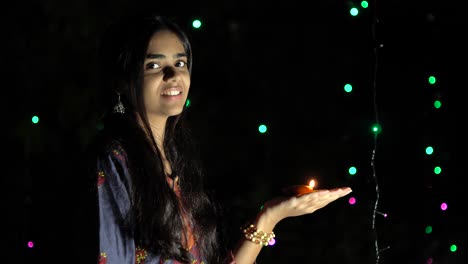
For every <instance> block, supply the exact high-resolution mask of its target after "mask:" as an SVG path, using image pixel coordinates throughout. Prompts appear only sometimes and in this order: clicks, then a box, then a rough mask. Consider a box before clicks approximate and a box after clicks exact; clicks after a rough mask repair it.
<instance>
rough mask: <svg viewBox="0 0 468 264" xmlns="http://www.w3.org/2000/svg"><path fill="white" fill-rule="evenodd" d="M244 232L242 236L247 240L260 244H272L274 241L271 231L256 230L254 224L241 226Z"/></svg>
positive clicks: (273, 234)
mask: <svg viewBox="0 0 468 264" xmlns="http://www.w3.org/2000/svg"><path fill="white" fill-rule="evenodd" d="M241 230H243V232H244V236H245V238H246V239H247V240H249V241H251V242H253V243H255V244H258V245H262V246H265V247H266V246H273V245H274V244H275V242H276V240H275V233H274V232H273V231H271V232H270V233H266V232H263V231H261V230H257V227H255V225H253V224H250V225H246V226H244V227H243V228H241Z"/></svg>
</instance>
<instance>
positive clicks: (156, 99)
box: [143, 30, 190, 119]
mask: <svg viewBox="0 0 468 264" xmlns="http://www.w3.org/2000/svg"><path fill="white" fill-rule="evenodd" d="M187 60H188V54H186V52H185V49H184V46H183V44H182V41H181V40H180V39H179V38H178V36H177V35H176V34H174V33H172V32H171V31H169V30H162V31H158V32H156V33H155V34H154V35H153V36H152V38H151V40H150V42H149V44H148V50H147V52H146V59H145V62H144V64H143V67H144V81H143V96H144V103H145V107H146V111H147V114H148V118H150V119H153V118H167V117H169V116H174V115H178V114H180V113H181V112H182V110H183V108H184V104H185V101H186V100H187V96H188V92H189V88H190V72H189V69H188V64H187Z"/></svg>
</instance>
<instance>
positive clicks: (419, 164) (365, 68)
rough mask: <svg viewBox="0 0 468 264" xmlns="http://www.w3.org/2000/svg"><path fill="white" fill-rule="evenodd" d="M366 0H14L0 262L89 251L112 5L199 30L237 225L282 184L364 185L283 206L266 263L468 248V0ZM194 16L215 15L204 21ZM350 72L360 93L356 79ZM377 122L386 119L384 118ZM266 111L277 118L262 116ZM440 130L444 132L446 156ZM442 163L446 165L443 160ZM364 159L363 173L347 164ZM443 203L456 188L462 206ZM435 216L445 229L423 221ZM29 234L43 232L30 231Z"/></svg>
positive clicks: (202, 133) (209, 142)
mask: <svg viewBox="0 0 468 264" xmlns="http://www.w3.org/2000/svg"><path fill="white" fill-rule="evenodd" d="M359 4H360V2H359V1H335V0H333V1H313V2H310V1H278V2H274V1H261V2H260V1H233V0H223V1H173V2H171V1H140V2H135V1H123V0H115V1H86V0H81V1H78V0H74V1H32V0H29V1H16V2H7V3H5V4H3V7H2V9H3V12H2V16H1V17H2V23H1V25H2V31H1V32H2V42H1V43H2V46H3V48H2V52H1V57H2V64H3V66H4V67H3V71H2V73H3V74H4V79H3V80H4V84H3V89H2V91H3V95H2V104H1V105H2V108H4V110H3V115H2V120H3V126H4V128H6V129H4V130H6V136H5V137H4V139H5V144H4V145H5V147H4V153H3V154H4V156H5V157H7V159H4V160H5V161H6V164H5V166H4V168H6V171H5V172H4V173H2V174H3V176H2V192H1V195H2V199H1V203H2V212H3V216H2V218H3V219H4V220H5V219H6V221H3V222H4V224H3V227H4V228H3V230H2V231H3V232H2V235H1V237H2V243H3V244H4V245H3V246H2V247H1V258H2V261H1V262H2V263H70V262H74V259H76V255H75V254H76V253H75V252H79V251H80V247H82V246H83V245H81V244H79V243H77V242H76V241H75V239H74V237H75V233H76V230H79V228H78V227H77V226H75V225H76V221H73V217H74V216H75V215H74V208H73V207H74V205H75V204H76V202H77V201H78V200H79V199H80V198H79V197H80V196H79V195H80V193H81V192H82V189H81V188H82V187H83V181H84V179H82V178H80V177H77V176H75V174H74V170H75V168H76V167H77V164H79V163H80V162H81V161H82V159H83V157H82V156H81V151H82V150H83V149H84V148H85V146H86V144H87V143H88V142H89V140H90V139H91V138H92V137H93V135H94V134H95V132H96V131H97V130H98V128H99V122H98V120H97V116H96V114H95V112H94V106H95V104H96V101H95V99H94V98H95V97H94V96H95V93H96V91H97V89H98V87H97V76H96V72H95V67H96V64H95V59H96V58H95V48H96V44H97V41H98V38H99V36H100V34H101V33H102V31H103V29H104V28H105V26H106V25H107V24H108V23H109V22H111V21H112V20H113V19H114V18H116V17H119V16H120V15H123V14H128V13H132V12H135V11H138V10H139V9H141V8H143V9H144V8H153V9H155V10H159V11H160V12H161V13H163V14H167V15H170V16H173V17H175V18H176V19H177V20H178V21H179V22H180V23H181V25H182V26H183V27H185V28H186V29H187V31H188V32H189V35H190V37H191V39H192V45H193V48H194V72H193V79H192V87H191V91H190V96H189V97H190V100H191V106H190V107H189V111H190V112H189V113H190V114H189V119H190V120H189V121H190V122H191V124H192V128H193V133H194V137H195V138H196V139H197V140H198V142H199V143H200V148H201V150H202V153H203V160H204V163H205V166H206V169H207V172H208V175H209V177H210V182H211V183H212V186H211V188H212V190H214V191H215V192H216V193H217V194H218V196H219V198H220V201H221V202H222V203H223V204H224V205H225V210H226V211H225V213H226V215H228V216H229V217H228V218H227V219H228V221H227V222H228V229H229V230H230V232H231V234H230V235H229V236H230V237H229V238H228V240H232V241H236V240H237V239H238V238H239V237H240V233H238V227H239V226H240V225H241V224H243V223H244V221H245V220H247V219H248V218H250V217H252V216H253V215H254V214H255V213H256V211H257V210H259V208H260V206H261V205H262V203H263V202H265V201H266V200H268V199H270V198H272V197H273V196H274V195H276V194H278V193H279V191H280V190H281V188H282V187H284V186H287V185H291V184H306V183H307V181H308V180H309V179H310V178H311V177H313V178H315V179H316V180H317V181H318V185H319V187H320V188H333V187H338V186H350V187H352V188H353V190H354V191H353V193H352V194H350V195H349V196H348V197H346V198H342V199H340V200H338V201H336V202H334V203H332V204H330V205H329V206H327V207H326V208H324V209H321V210H319V211H317V212H315V213H314V214H311V215H307V216H301V217H297V218H289V219H285V220H284V221H282V222H280V223H279V224H278V226H277V227H276V228H275V233H276V235H277V243H276V245H275V246H274V247H268V248H265V249H263V251H262V252H261V254H260V256H259V257H258V263H259V264H262V263H322V264H323V263H360V264H362V263H376V262H377V256H376V253H375V252H376V250H375V242H376V241H377V242H378V248H380V249H383V251H382V252H381V253H380V254H379V256H380V259H379V260H378V262H379V263H431V261H432V263H450V264H452V263H466V253H465V248H464V247H465V245H466V243H465V241H464V239H465V236H462V234H463V232H466V230H464V229H466V227H464V226H463V224H464V223H465V222H466V216H464V212H463V209H464V208H466V205H465V202H464V200H466V199H465V198H464V197H463V196H462V191H463V190H462V187H463V186H462V184H461V183H462V180H463V176H464V175H463V174H462V171H461V166H460V165H459V163H458V160H459V157H458V154H457V151H456V148H459V146H461V143H462V141H461V140H460V138H459V137H458V135H457V134H458V130H457V127H458V126H459V123H460V122H457V121H459V120H457V119H456V118H455V115H456V114H459V113H458V112H459V111H461V110H462V107H461V103H458V102H460V101H461V98H462V95H463V94H464V92H463V90H464V89H465V88H466V80H464V77H465V75H466V69H467V67H466V62H467V60H466V58H467V56H466V54H467V52H466V42H465V41H464V38H465V35H466V32H467V30H466V26H467V22H466V14H465V12H466V9H465V6H466V4H464V2H463V1H458V2H455V1H445V2H443V1H420V0H418V1H402V0H398V1H382V2H380V1H377V2H372V1H371V2H369V4H370V6H369V8H367V9H362V8H360V14H359V15H358V16H356V17H353V16H351V15H350V14H349V9H350V7H351V6H353V5H355V6H357V7H359ZM195 18H199V19H201V20H202V23H203V24H202V27H201V29H193V28H191V26H190V24H191V21H192V20H193V19H195ZM380 44H382V45H383V46H381V45H380ZM430 75H434V76H436V77H437V82H436V84H435V85H430V84H429V83H428V81H427V79H428V77H429V76H430ZM346 83H351V84H352V85H353V91H352V92H351V93H346V92H344V89H343V86H344V84H346ZM435 99H440V100H441V101H442V107H441V108H440V109H435V108H434V107H433V102H434V100H435ZM33 115H38V116H39V118H40V122H39V123H38V124H33V123H32V122H31V117H32V116H33ZM461 118H463V115H462V117H461ZM377 122H378V123H379V124H380V125H381V127H382V132H381V133H379V134H377V135H375V134H374V133H372V131H371V126H372V125H373V124H375V123H377ZM462 122H463V121H462ZM262 123H263V124H266V125H267V126H268V131H267V132H266V133H265V134H260V133H258V130H257V128H258V125H259V124H262ZM428 145H431V146H433V147H434V149H435V152H434V154H432V155H430V156H429V155H426V154H425V148H426V146H428ZM374 150H375V160H374V161H375V163H374V165H375V166H374V167H373V166H372V165H371V161H372V153H373V151H374ZM436 165H440V166H441V167H442V173H441V174H440V175H435V174H434V173H433V172H432V170H433V168H434V166H436ZM350 166H356V167H357V169H358V172H357V174H356V175H354V176H350V175H349V174H348V172H347V171H348V168H349V167H350ZM465 175H466V174H465ZM374 176H375V177H374ZM376 184H378V185H376ZM376 187H378V194H379V201H378V211H379V212H384V213H387V214H388V217H386V218H384V217H382V216H381V215H379V214H377V215H376V219H375V220H376V226H375V227H376V228H375V229H372V220H373V208H374V205H375V202H376V198H377V192H376ZM350 197H355V198H356V199H357V204H355V205H353V206H351V205H349V204H348V198H350ZM441 202H447V203H448V205H449V209H448V210H447V211H446V212H442V211H440V209H439V205H440V203H441ZM5 216H6V217H5ZM71 223H73V224H71ZM78 225H79V223H78ZM83 225H84V224H83ZM428 225H430V226H432V227H433V230H434V231H433V232H432V233H431V234H426V233H425V232H424V230H425V228H426V226H428ZM28 241H34V242H35V247H34V248H32V249H29V248H27V246H26V243H27V242H28ZM452 244H456V245H457V246H458V250H457V251H456V252H450V250H449V247H450V245H452ZM83 247H84V246H83Z"/></svg>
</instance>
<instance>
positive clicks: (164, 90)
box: [161, 87, 184, 96]
mask: <svg viewBox="0 0 468 264" xmlns="http://www.w3.org/2000/svg"><path fill="white" fill-rule="evenodd" d="M170 91H178V92H180V94H179V95H181V94H182V93H183V92H184V91H183V89H182V88H180V87H170V88H166V89H163V90H162V91H161V95H162V96H170V95H163V93H165V92H170ZM179 95H175V96H179Z"/></svg>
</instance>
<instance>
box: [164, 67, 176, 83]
mask: <svg viewBox="0 0 468 264" xmlns="http://www.w3.org/2000/svg"><path fill="white" fill-rule="evenodd" d="M163 73H164V81H166V82H167V81H169V80H170V79H174V78H176V76H177V71H176V70H175V69H174V68H173V67H170V66H167V67H165V68H164V69H163Z"/></svg>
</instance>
